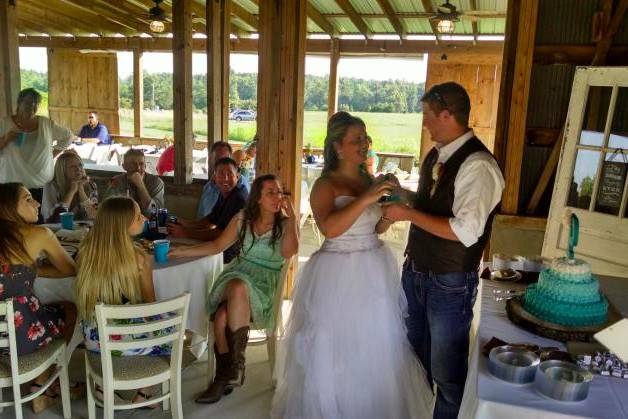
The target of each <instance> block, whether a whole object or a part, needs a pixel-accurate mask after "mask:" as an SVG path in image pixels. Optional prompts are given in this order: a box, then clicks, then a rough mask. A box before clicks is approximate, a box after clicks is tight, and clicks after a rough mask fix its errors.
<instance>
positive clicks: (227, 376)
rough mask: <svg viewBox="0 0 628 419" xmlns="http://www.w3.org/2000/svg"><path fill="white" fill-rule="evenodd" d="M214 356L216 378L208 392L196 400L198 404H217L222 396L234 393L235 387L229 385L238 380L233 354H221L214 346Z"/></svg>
mask: <svg viewBox="0 0 628 419" xmlns="http://www.w3.org/2000/svg"><path fill="white" fill-rule="evenodd" d="M214 356H215V357H216V376H215V377H214V381H212V383H211V384H210V385H209V387H207V390H205V392H203V394H201V395H200V396H198V397H197V398H196V400H195V401H196V403H216V402H217V401H218V400H220V399H221V398H222V396H226V395H227V394H231V393H232V392H233V386H232V385H231V384H229V381H231V380H232V379H235V378H237V371H236V370H235V369H234V368H233V363H232V356H231V352H227V353H226V354H219V353H218V348H216V346H215V345H214Z"/></svg>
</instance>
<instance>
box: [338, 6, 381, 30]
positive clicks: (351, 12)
mask: <svg viewBox="0 0 628 419" xmlns="http://www.w3.org/2000/svg"><path fill="white" fill-rule="evenodd" d="M336 3H338V6H340V8H341V9H342V10H344V12H345V13H346V14H347V17H349V19H351V22H353V24H354V25H355V27H356V28H358V30H359V31H360V33H361V34H362V35H364V37H365V38H366V39H371V38H372V37H373V32H372V31H371V30H370V29H369V27H368V25H367V24H366V22H365V21H364V19H362V17H360V15H359V14H358V12H356V11H355V9H354V8H353V6H352V5H351V2H349V0H336Z"/></svg>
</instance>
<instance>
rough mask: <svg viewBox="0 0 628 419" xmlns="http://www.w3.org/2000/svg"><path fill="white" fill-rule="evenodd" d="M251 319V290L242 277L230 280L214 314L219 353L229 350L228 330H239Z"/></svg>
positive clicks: (215, 335)
mask: <svg viewBox="0 0 628 419" xmlns="http://www.w3.org/2000/svg"><path fill="white" fill-rule="evenodd" d="M250 319H251V307H250V305H249V291H248V287H247V285H246V282H244V281H242V280H241V279H237V278H236V279H232V280H231V281H229V283H228V284H227V286H226V287H225V290H224V292H223V303H221V305H220V307H219V308H218V310H216V314H215V315H214V338H215V339H216V349H218V353H221V354H224V353H227V352H229V346H228V343H227V335H226V330H227V326H229V329H230V330H238V329H239V328H241V327H244V326H248V325H249V322H250Z"/></svg>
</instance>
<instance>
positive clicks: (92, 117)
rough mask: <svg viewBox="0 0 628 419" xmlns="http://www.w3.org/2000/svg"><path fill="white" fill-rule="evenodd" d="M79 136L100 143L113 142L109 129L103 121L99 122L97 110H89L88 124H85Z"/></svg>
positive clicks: (84, 140)
mask: <svg viewBox="0 0 628 419" xmlns="http://www.w3.org/2000/svg"><path fill="white" fill-rule="evenodd" d="M78 136H79V138H80V139H81V140H82V141H83V142H96V143H97V144H98V145H109V144H111V137H110V136H109V130H107V127H106V126H104V125H103V124H102V123H100V122H98V113H97V112H96V111H90V112H89V114H88V115H87V125H83V128H81V132H80V133H79V135H78ZM90 140H91V141H90Z"/></svg>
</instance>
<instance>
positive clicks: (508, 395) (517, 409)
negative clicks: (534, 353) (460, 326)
mask: <svg viewBox="0 0 628 419" xmlns="http://www.w3.org/2000/svg"><path fill="white" fill-rule="evenodd" d="M615 281H621V280H615ZM624 281H625V280H624ZM606 285H607V281H603V282H602V289H603V290H604V291H605V292H606V294H607V296H608V297H609V298H611V295H609V294H610V293H612V292H613V291H614V290H610V287H609V291H610V292H609V291H607V289H606V288H607V287H606ZM496 288H504V289H506V288H521V286H513V284H499V283H495V282H492V281H489V280H481V289H480V291H479V293H478V303H476V310H475V315H476V317H475V319H474V322H473V323H474V324H473V326H472V336H473V335H474V337H473V338H472V341H471V342H472V343H471V358H470V360H469V374H468V376H467V384H466V387H465V393H464V398H463V401H462V406H461V409H460V414H459V417H460V418H482V419H489V418H507V417H508V418H513V419H515V418H516V419H523V418H539V419H540V418H543V419H546V418H564V417H595V418H627V417H628V380H622V379H618V378H614V377H602V376H599V375H595V376H594V378H593V381H592V382H591V386H590V389H589V396H588V398H587V399H586V400H583V401H581V402H559V401H555V400H552V399H548V398H546V397H544V396H542V395H540V394H539V393H537V392H536V390H535V389H534V386H533V385H532V384H529V385H524V386H519V385H513V384H509V383H507V382H505V381H501V380H499V379H497V378H495V377H493V376H492V375H490V373H489V372H488V367H487V363H488V359H487V358H486V357H484V356H483V355H482V347H483V346H484V345H485V344H486V343H487V342H488V341H489V340H490V339H491V338H492V337H497V338H499V339H501V340H504V341H506V342H510V343H532V344H537V345H540V346H557V347H560V348H561V349H563V350H564V348H565V346H564V344H563V343H562V342H558V341H555V340H551V339H546V338H542V337H539V336H537V335H534V334H532V333H529V332H527V331H525V330H523V329H521V328H519V327H517V326H515V325H514V324H512V323H511V322H510V321H509V320H508V317H507V315H506V308H505V305H506V302H505V301H500V302H497V301H495V300H494V298H493V290H494V289H496ZM614 289H618V288H614ZM474 332H475V333H474Z"/></svg>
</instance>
